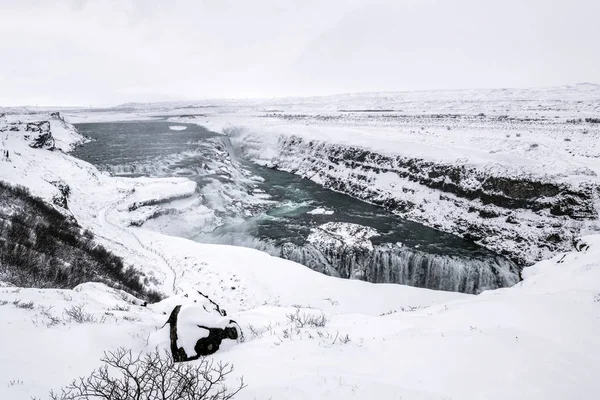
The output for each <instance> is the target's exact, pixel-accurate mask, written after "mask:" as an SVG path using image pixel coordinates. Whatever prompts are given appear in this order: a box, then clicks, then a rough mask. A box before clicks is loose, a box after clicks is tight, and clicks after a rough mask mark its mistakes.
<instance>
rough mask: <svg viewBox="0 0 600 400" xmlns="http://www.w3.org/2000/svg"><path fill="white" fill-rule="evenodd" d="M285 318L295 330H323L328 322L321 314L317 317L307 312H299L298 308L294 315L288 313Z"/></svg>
mask: <svg viewBox="0 0 600 400" xmlns="http://www.w3.org/2000/svg"><path fill="white" fill-rule="evenodd" d="M286 316H287V318H288V320H289V321H290V323H292V324H294V325H296V328H304V327H305V326H310V327H313V328H323V327H324V326H325V325H327V322H328V319H327V317H326V316H325V314H323V313H321V314H320V315H317V314H312V313H307V312H300V309H299V308H297V309H296V312H295V313H290V314H287V315H286Z"/></svg>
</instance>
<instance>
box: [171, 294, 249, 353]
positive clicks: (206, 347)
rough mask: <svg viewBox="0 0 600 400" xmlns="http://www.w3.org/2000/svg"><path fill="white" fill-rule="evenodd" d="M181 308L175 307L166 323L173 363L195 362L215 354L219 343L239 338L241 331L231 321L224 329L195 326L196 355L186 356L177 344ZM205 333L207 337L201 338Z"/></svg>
mask: <svg viewBox="0 0 600 400" xmlns="http://www.w3.org/2000/svg"><path fill="white" fill-rule="evenodd" d="M181 307H182V306H181V305H178V306H176V307H175V308H174V309H173V311H172V312H171V315H170V316H169V319H168V320H167V322H166V323H167V324H169V337H170V349H171V354H172V355H173V359H174V360H175V362H184V361H192V360H197V359H198V358H200V357H202V356H207V355H210V354H213V353H216V352H217V351H218V350H219V348H220V347H221V343H222V341H223V340H224V339H231V340H237V339H238V338H239V337H240V332H241V330H240V328H239V325H238V324H237V322H235V321H233V320H229V323H228V324H227V326H225V327H209V326H204V325H196V326H197V327H198V336H199V338H198V339H197V341H196V345H195V346H194V351H195V353H196V354H193V355H191V354H190V355H188V354H187V353H186V351H185V350H184V348H183V347H180V346H178V344H177V343H178V339H179V336H180V332H178V326H179V323H180V321H179V318H180V317H179V314H180V311H181ZM223 311H224V310H223ZM206 331H208V336H206V337H203V336H205V332H206ZM188 334H189V333H188Z"/></svg>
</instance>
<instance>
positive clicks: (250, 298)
mask: <svg viewBox="0 0 600 400" xmlns="http://www.w3.org/2000/svg"><path fill="white" fill-rule="evenodd" d="M0 111H2V112H3V113H5V114H4V115H2V114H0V115H2V116H0V181H2V182H3V183H5V184H9V185H19V186H24V187H26V188H28V189H29V191H30V192H31V194H32V195H34V196H38V197H40V198H42V199H43V200H44V201H46V202H47V203H48V204H52V207H54V208H55V209H56V210H57V211H59V212H60V213H61V214H63V215H65V216H68V217H73V218H74V219H75V220H76V221H77V223H78V224H79V225H80V226H81V228H83V229H87V230H89V231H90V232H92V233H93V234H94V240H96V241H97V242H98V244H101V245H102V246H104V247H105V248H106V249H108V250H109V251H111V252H112V253H114V254H116V255H117V256H119V257H122V259H123V260H124V262H125V264H126V265H127V266H133V267H135V268H136V269H137V270H139V271H141V272H142V273H143V275H144V276H145V277H146V278H147V279H146V284H147V285H148V286H149V287H150V288H151V289H154V290H158V291H160V292H161V293H162V294H163V295H164V297H165V298H164V299H163V300H162V301H160V302H156V303H153V304H147V306H144V301H143V300H142V299H139V298H136V297H135V296H133V295H131V294H128V293H126V292H124V291H122V290H120V289H115V288H112V287H109V286H108V285H106V284H104V283H98V282H89V283H82V284H79V285H77V286H76V287H74V288H73V289H53V288H24V287H18V286H15V285H14V284H10V283H8V279H5V271H4V270H3V269H2V265H1V264H0V321H2V328H1V332H2V333H1V335H2V340H1V341H0V399H10V400H12V399H15V400H19V399H30V398H32V397H36V398H39V399H43V398H48V393H49V391H50V390H59V389H60V388H61V387H62V386H64V385H67V384H68V383H69V382H70V381H71V380H72V379H74V378H77V377H79V376H86V375H88V374H89V373H90V372H92V370H94V369H95V368H98V367H99V366H100V365H101V363H100V359H101V357H102V354H103V352H105V351H114V350H115V349H117V348H119V347H124V348H127V349H132V350H133V351H134V352H148V351H153V350H154V349H155V348H156V347H158V348H160V349H164V350H169V335H168V332H167V329H168V328H167V327H165V323H166V322H167V319H169V316H170V314H171V313H172V311H173V309H174V307H175V306H178V305H181V306H182V307H181V311H180V314H179V315H180V317H179V318H180V319H181V320H180V321H179V322H178V323H177V326H178V327H179V329H180V333H181V335H182V337H181V338H180V339H179V342H178V345H179V346H180V347H181V348H183V349H184V350H185V352H186V354H187V355H190V354H193V353H194V351H195V349H194V345H193V341H192V342H190V341H189V340H188V338H189V337H193V335H194V334H198V333H197V332H195V330H196V327H197V326H200V325H202V326H204V325H206V326H210V327H215V328H223V329H224V328H225V327H229V326H233V325H232V324H233V322H232V321H235V325H236V326H237V328H235V329H237V331H238V332H239V333H240V335H239V336H238V337H237V339H229V340H224V341H223V345H222V347H221V348H220V349H219V351H217V352H216V353H214V354H212V355H210V356H208V357H210V359H212V360H215V361H223V362H227V363H231V364H232V365H233V366H234V368H235V370H234V372H233V373H232V375H231V376H230V377H229V381H230V382H229V381H228V384H230V385H231V386H235V382H236V379H237V378H239V377H243V379H244V383H245V384H246V385H247V387H246V388H244V389H243V390H242V391H240V392H239V394H237V395H236V397H235V398H236V399H248V400H250V399H270V398H272V399H325V398H327V399H415V400H420V399H439V400H441V399H457V400H458V399H460V400H464V399H499V400H500V399H502V400H505V399H540V400H542V399H543V400H549V399H556V400H558V399H596V398H598V396H599V394H600V368H598V359H600V339H599V338H600V221H599V214H598V213H599V210H600V178H598V174H599V173H600V123H599V122H600V121H599V120H598V118H599V117H600V86H597V85H592V84H582V85H576V86H566V87H559V88H549V89H530V90H525V89H521V90H490V91H447V92H407V93H374V94H360V95H344V96H335V97H325V98H301V99H283V100H246V101H242V100H230V101H224V100H221V101H218V100H215V101H202V102H185V103H163V104H128V105H123V106H119V107H116V108H113V109H105V110H91V111H90V110H77V109H71V110H64V111H61V113H60V114H56V113H53V114H50V113H49V112H47V111H48V110H40V109H27V108H20V109H5V110H0ZM157 116H166V118H167V119H168V121H169V123H170V124H172V125H171V128H170V129H171V130H173V131H174V132H185V126H184V125H180V124H184V123H193V124H198V125H202V126H205V127H207V128H209V129H211V130H213V131H215V132H217V133H220V134H223V135H226V136H228V137H229V140H230V142H231V145H232V146H234V147H236V148H237V149H239V151H240V154H242V155H243V156H244V157H246V158H247V159H248V160H251V161H253V162H256V163H259V164H262V165H267V166H269V167H273V168H277V169H280V170H282V171H287V172H293V173H295V174H299V175H302V176H303V177H305V178H308V179H311V180H312V181H314V182H316V183H318V184H320V185H323V186H325V187H328V188H331V189H333V190H335V191H340V192H343V193H347V194H349V195H351V196H353V197H356V198H359V199H361V200H364V201H367V202H370V203H374V204H377V205H380V206H382V207H386V208H388V209H390V210H392V211H393V212H395V213H397V214H398V215H400V216H402V217H403V218H406V219H409V220H413V221H417V222H420V223H422V224H424V225H427V226H430V227H433V228H436V229H438V230H442V231H445V232H449V233H452V234H455V235H459V236H462V237H465V238H469V239H472V240H474V241H476V242H477V243H479V244H481V245H482V246H484V247H487V248H489V249H491V250H494V251H496V252H498V253H500V254H503V255H505V256H506V257H507V258H509V259H511V260H513V261H515V262H516V263H518V265H519V266H520V267H522V268H523V269H522V271H521V278H522V280H521V281H520V282H518V283H516V284H515V285H514V286H512V287H507V288H501V289H496V290H486V291H483V292H482V293H480V294H478V295H470V294H464V293H457V292H446V291H435V290H428V289H422V288H416V287H410V286H404V285H397V284H372V283H368V282H364V281H361V280H360V277H361V276H360V274H356V275H355V276H353V278H357V279H340V278H336V277H331V276H326V275H323V274H320V273H318V272H315V271H313V270H311V269H309V268H307V267H305V266H302V265H300V264H297V263H294V262H291V261H287V260H283V259H280V258H276V257H271V256H269V255H268V254H266V253H263V252H261V251H258V250H253V249H247V248H242V247H235V246H225V245H215V244H204V243H198V242H195V241H191V240H188V239H186V238H182V237H176V236H169V235H166V234H164V233H161V232H159V231H157V230H151V229H149V227H151V226H152V225H148V226H146V225H144V224H143V222H144V221H146V220H148V219H150V218H152V217H153V215H157V213H160V211H161V209H163V208H165V207H168V206H169V204H170V203H173V202H182V201H185V200H186V199H191V198H192V197H193V196H194V194H195V193H196V191H197V189H198V188H197V184H196V182H193V181H191V180H189V179H187V178H185V177H173V178H149V177H115V176H111V175H110V174H108V173H106V172H101V171H99V170H98V169H97V168H96V167H95V166H93V165H92V164H90V163H88V162H85V161H82V160H79V159H77V158H75V157H73V156H72V155H70V154H69V151H71V150H73V149H74V148H75V147H76V146H78V145H81V144H83V143H84V142H85V141H86V138H85V137H83V136H81V135H80V134H79V133H78V132H77V131H76V129H75V128H74V127H73V125H72V124H74V123H80V122H94V121H96V122H102V121H125V120H127V121H132V120H140V119H152V118H158V117H157ZM42 121H47V122H44V123H40V122H42ZM32 123H33V125H32ZM65 187H67V188H69V190H68V191H66V192H65V190H64V188H65ZM65 193H66V194H65ZM0 206H2V207H4V208H5V209H3V210H1V211H3V212H4V213H5V214H7V215H9V214H10V213H12V212H15V211H14V209H13V208H11V207H10V205H6V204H4V205H2V204H0ZM310 212H311V213H313V214H315V215H322V214H328V215H331V214H332V213H335V212H336V210H329V209H325V208H317V209H313V210H312V211H310ZM334 215H335V214H334ZM320 231H324V232H328V233H330V234H331V235H332V236H330V237H328V238H325V239H323V237H321V236H319V232H320ZM376 235H377V233H376V232H372V231H369V230H365V229H361V228H360V227H357V226H352V225H347V226H339V225H331V224H329V225H322V226H320V227H319V229H316V230H315V231H314V233H313V236H312V237H311V240H312V241H313V242H315V243H322V242H323V241H324V240H334V241H338V242H339V243H341V244H348V243H352V244H353V245H356V246H360V247H363V248H366V249H368V248H369V246H371V242H370V241H369V239H370V238H371V237H375V236H376ZM331 237H333V238H334V239H331ZM4 280H6V281H7V282H4V283H2V282H1V281H4ZM199 292H200V293H199ZM208 298H210V300H208ZM215 303H216V304H218V306H217V305H216V304H215ZM221 309H224V310H226V311H227V314H226V317H225V315H224V313H223V312H222V310H221ZM77 311H79V312H78V313H77ZM199 329H200V330H201V331H202V329H204V328H199ZM205 330H206V331H207V332H208V331H209V329H205ZM202 332H204V331H202ZM202 335H205V336H206V335H208V334H205V333H200V336H201V337H202ZM190 340H191V339H190ZM194 341H195V338H194ZM190 362H191V363H194V362H197V361H190Z"/></svg>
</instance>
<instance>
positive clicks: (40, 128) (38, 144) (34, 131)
mask: <svg viewBox="0 0 600 400" xmlns="http://www.w3.org/2000/svg"><path fill="white" fill-rule="evenodd" d="M25 131H26V132H30V134H29V135H26V137H25V138H26V139H29V141H30V142H29V147H32V148H34V149H47V150H54V138H53V137H52V132H51V131H50V122H48V121H42V122H30V123H28V124H27V125H26V126H25Z"/></svg>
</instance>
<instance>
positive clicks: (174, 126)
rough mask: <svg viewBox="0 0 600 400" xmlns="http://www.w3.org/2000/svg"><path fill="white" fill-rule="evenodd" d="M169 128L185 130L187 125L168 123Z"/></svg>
mask: <svg viewBox="0 0 600 400" xmlns="http://www.w3.org/2000/svg"><path fill="white" fill-rule="evenodd" d="M169 129H170V130H172V131H185V130H186V129H187V126H184V125H170V126H169Z"/></svg>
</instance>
